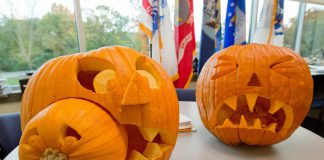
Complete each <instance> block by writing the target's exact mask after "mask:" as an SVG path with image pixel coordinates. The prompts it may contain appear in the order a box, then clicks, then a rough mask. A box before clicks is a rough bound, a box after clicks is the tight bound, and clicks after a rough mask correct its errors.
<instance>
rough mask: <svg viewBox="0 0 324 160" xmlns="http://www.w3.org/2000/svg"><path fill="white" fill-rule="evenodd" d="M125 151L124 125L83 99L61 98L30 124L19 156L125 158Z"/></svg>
mask: <svg viewBox="0 0 324 160" xmlns="http://www.w3.org/2000/svg"><path fill="white" fill-rule="evenodd" d="M54 148H55V149H56V151H55V149H54ZM94 150H96V151H95V152H94ZM126 153H127V134H126V130H125V128H123V126H120V125H118V124H117V123H116V122H115V120H114V119H112V118H111V117H110V116H109V115H108V114H107V113H106V112H105V111H104V110H102V109H101V108H99V107H98V106H97V105H95V104H94V103H91V102H89V101H86V100H81V99H64V100H60V101H57V102H55V103H53V104H52V105H50V106H49V107H47V108H46V109H44V110H42V111H41V112H39V113H38V114H37V115H36V116H35V117H34V118H32V120H31V121H30V122H29V123H28V124H27V126H26V128H25V131H24V134H23V136H22V138H21V142H20V146H19V158H20V159H28V160H32V159H35V160H36V159H37V160H39V159H40V158H39V156H40V155H41V157H42V158H41V159H44V160H46V159H51V158H50V157H52V159H53V158H54V157H56V158H58V157H62V158H63V159H66V160H67V157H68V158H69V159H102V160H107V159H116V160H118V159H120V160H122V159H125V157H126ZM63 159H62V160H63Z"/></svg>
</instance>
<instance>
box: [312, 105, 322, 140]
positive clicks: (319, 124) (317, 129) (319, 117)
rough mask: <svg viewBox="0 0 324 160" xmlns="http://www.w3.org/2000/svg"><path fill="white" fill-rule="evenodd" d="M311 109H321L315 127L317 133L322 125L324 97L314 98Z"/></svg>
mask: <svg viewBox="0 0 324 160" xmlns="http://www.w3.org/2000/svg"><path fill="white" fill-rule="evenodd" d="M311 109H320V112H319V115H318V119H317V121H318V122H317V126H316V128H315V131H314V132H315V133H317V134H318V133H319V131H320V128H321V125H322V118H323V114H324V99H317V100H313V102H312V105H311Z"/></svg>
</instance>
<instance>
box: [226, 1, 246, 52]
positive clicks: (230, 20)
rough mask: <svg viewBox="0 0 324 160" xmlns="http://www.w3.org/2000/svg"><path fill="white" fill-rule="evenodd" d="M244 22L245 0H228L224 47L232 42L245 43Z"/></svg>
mask: <svg viewBox="0 0 324 160" xmlns="http://www.w3.org/2000/svg"><path fill="white" fill-rule="evenodd" d="M245 24H246V23H245V0H228V3H227V10H226V19H225V39H224V48H227V47H229V46H231V45H233V44H246V37H245V32H246V26H245Z"/></svg>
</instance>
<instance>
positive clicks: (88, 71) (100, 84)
mask: <svg viewBox="0 0 324 160" xmlns="http://www.w3.org/2000/svg"><path fill="white" fill-rule="evenodd" d="M116 79H117V74H116V70H115V67H114V66H113V64H112V63H110V62H109V61H107V60H106V59H102V58H98V57H84V58H82V59H80V60H79V73H78V81H79V83H80V84H81V85H82V86H83V87H85V88H87V89H89V90H91V91H93V92H96V93H99V94H104V93H107V92H108V91H110V90H112V89H113V88H115V87H116V84H117V83H116Z"/></svg>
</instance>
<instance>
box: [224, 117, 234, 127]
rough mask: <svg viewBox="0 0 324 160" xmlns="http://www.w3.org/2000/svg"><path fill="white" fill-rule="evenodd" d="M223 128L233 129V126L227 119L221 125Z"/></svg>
mask: <svg viewBox="0 0 324 160" xmlns="http://www.w3.org/2000/svg"><path fill="white" fill-rule="evenodd" d="M223 127H234V124H233V123H232V122H231V120H229V119H228V118H227V119H226V120H225V121H224V123H223Z"/></svg>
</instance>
